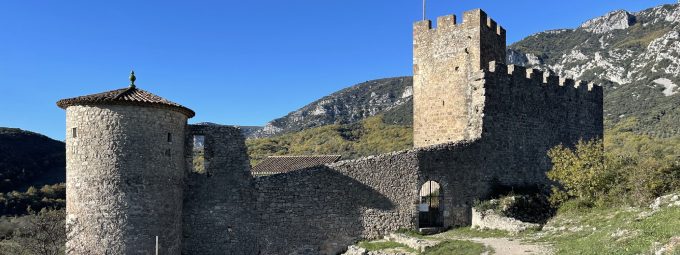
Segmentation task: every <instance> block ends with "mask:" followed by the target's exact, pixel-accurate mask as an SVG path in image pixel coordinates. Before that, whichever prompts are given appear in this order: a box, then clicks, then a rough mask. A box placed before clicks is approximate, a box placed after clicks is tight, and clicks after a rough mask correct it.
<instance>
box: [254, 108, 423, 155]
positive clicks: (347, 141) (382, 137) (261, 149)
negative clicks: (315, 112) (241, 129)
mask: <svg viewBox="0 0 680 255" xmlns="http://www.w3.org/2000/svg"><path fill="white" fill-rule="evenodd" d="M412 136H413V131H412V129H411V128H410V127H406V126H401V125H392V124H385V123H384V121H383V117H382V116H374V117H371V118H368V119H365V120H363V121H361V122H358V123H354V124H333V125H326V126H322V127H317V128H312V129H306V130H303V131H300V132H295V133H288V134H285V135H281V136H276V137H271V138H260V139H249V140H247V141H246V145H247V146H248V154H249V155H250V160H251V164H252V165H256V164H257V163H258V162H259V161H261V160H262V159H264V158H266V157H267V156H272V155H309V154H336V155H342V158H343V159H353V158H358V157H363V156H368V155H376V154H380V153H386V152H391V151H399V150H404V149H408V148H411V147H412V146H413V138H412Z"/></svg>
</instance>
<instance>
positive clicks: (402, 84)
mask: <svg viewBox="0 0 680 255" xmlns="http://www.w3.org/2000/svg"><path fill="white" fill-rule="evenodd" d="M412 84H413V79H412V78H411V77H395V78H387V79H379V80H372V81H367V82H364V83H360V84H357V85H354V86H351V87H348V88H345V89H343V90H340V91H338V92H335V93H333V94H330V95H328V96H325V97H323V98H321V99H319V100H316V101H314V102H312V103H310V104H308V105H306V106H304V107H302V108H300V109H298V110H296V111H294V112H291V113H289V114H288V115H286V116H284V117H281V118H278V119H275V120H273V121H270V122H269V123H267V125H266V126H265V127H263V128H262V129H260V130H258V131H256V132H252V131H251V129H249V132H248V133H249V134H250V135H249V136H248V137H250V138H261V137H269V136H273V135H277V134H283V133H288V132H295V131H300V130H303V129H306V128H312V127H319V126H323V125H329V124H344V123H355V122H358V121H361V120H363V119H366V118H368V117H371V116H375V115H378V114H381V113H385V112H388V111H391V110H395V109H396V108H399V107H400V106H403V105H405V104H407V103H408V102H410V100H411V95H412V93H413V90H412ZM390 120H391V121H397V122H399V121H402V122H403V120H402V119H401V118H400V117H399V118H391V119H390ZM397 124H401V123H397Z"/></svg>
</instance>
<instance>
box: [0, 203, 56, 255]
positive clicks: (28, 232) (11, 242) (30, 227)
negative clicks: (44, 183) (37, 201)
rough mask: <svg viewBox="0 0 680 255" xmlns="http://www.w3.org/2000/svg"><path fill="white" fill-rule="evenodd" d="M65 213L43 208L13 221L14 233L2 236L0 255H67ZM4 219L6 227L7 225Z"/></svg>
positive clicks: (11, 222)
mask: <svg viewBox="0 0 680 255" xmlns="http://www.w3.org/2000/svg"><path fill="white" fill-rule="evenodd" d="M65 219H66V213H65V212H64V210H63V209H62V210H48V209H43V210H40V211H39V212H33V211H31V213H30V214H29V215H26V216H23V217H18V218H13V219H12V220H11V221H8V222H10V223H9V224H14V228H13V229H12V231H10V232H7V233H3V234H4V235H3V236H2V239H3V240H2V241H0V255H4V254H7V255H9V254H12V255H38V254H39V255H58V254H64V250H65V245H64V244H65V243H66V240H67V236H66V228H65ZM4 220H5V219H3V225H2V226H3V227H4V226H6V225H7V224H8V223H6V221H4Z"/></svg>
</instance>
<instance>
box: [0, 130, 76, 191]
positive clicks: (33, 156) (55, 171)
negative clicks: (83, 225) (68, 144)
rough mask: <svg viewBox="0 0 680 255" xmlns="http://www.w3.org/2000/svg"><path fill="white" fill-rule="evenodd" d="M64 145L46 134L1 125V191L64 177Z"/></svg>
mask: <svg viewBox="0 0 680 255" xmlns="http://www.w3.org/2000/svg"><path fill="white" fill-rule="evenodd" d="M65 167H66V156H65V145H64V143H63V142H61V141H56V140H53V139H50V138H49V137H47V136H44V135H41V134H37V133H33V132H30V131H24V130H21V129H17V128H2V127H0V192H8V191H12V190H25V189H27V188H28V187H29V186H42V185H44V184H55V183H60V182H64V181H65V180H66V170H65Z"/></svg>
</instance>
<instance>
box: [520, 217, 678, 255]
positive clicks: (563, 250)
mask: <svg viewBox="0 0 680 255" xmlns="http://www.w3.org/2000/svg"><path fill="white" fill-rule="evenodd" d="M649 211H651V209H648V208H594V209H588V210H571V211H567V212H560V213H558V215H557V216H556V217H555V218H553V219H552V220H551V222H550V223H549V224H548V226H549V227H551V228H552V229H558V230H559V231H539V232H535V233H530V234H527V237H529V238H537V239H536V240H538V241H548V242H551V243H554V244H555V248H556V250H557V254H647V253H650V252H651V251H652V248H653V246H654V244H655V243H657V246H658V245H660V244H661V245H663V244H666V243H668V242H669V240H670V239H671V237H673V236H680V207H671V208H663V209H661V210H659V211H658V212H657V213H655V214H653V215H651V216H649V217H646V218H639V215H640V214H641V213H643V212H649ZM657 248H658V247H657ZM676 250H677V248H676ZM678 252H680V250H678Z"/></svg>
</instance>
